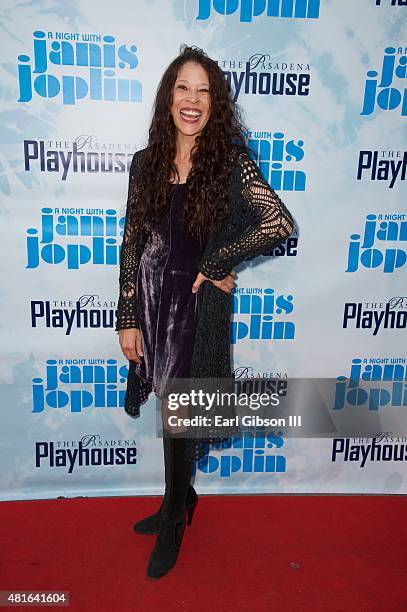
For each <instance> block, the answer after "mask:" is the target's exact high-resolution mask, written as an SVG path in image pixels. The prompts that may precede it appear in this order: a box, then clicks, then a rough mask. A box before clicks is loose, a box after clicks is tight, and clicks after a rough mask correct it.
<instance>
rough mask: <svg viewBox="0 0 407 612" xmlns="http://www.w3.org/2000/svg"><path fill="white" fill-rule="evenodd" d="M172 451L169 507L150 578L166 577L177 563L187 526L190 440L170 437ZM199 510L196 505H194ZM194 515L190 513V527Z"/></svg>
mask: <svg viewBox="0 0 407 612" xmlns="http://www.w3.org/2000/svg"><path fill="white" fill-rule="evenodd" d="M169 440H170V442H171V450H172V469H171V487H170V489H169V496H168V505H167V507H166V512H165V513H163V515H162V519H161V522H160V530H159V533H158V536H157V540H156V543H155V546H154V549H153V551H152V553H151V556H150V560H149V563H148V567H147V576H148V577H149V578H160V577H161V576H164V574H166V573H167V572H168V571H169V570H170V569H171V568H172V567H173V566H174V565H175V563H176V561H177V558H178V554H179V551H180V547H181V543H182V539H183V536H184V531H185V526H186V516H185V515H186V512H187V507H186V499H187V492H188V487H189V484H190V480H191V476H192V468H193V463H192V462H190V461H187V460H186V443H187V440H186V438H169ZM194 507H195V506H194ZM192 513H193V510H192V512H190V511H188V523H189V524H190V522H191V518H192Z"/></svg>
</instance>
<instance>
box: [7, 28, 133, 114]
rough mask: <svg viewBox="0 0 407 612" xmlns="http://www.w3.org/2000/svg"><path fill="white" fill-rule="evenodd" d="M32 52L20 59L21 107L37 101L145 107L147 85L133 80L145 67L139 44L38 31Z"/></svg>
mask: <svg viewBox="0 0 407 612" xmlns="http://www.w3.org/2000/svg"><path fill="white" fill-rule="evenodd" d="M29 46H30V47H31V48H32V53H30V55H28V54H25V53H24V54H21V55H19V56H18V81H19V89H20V95H19V98H18V102H24V103H27V102H30V101H31V100H32V99H33V98H34V97H35V96H39V97H40V98H46V99H55V100H57V101H59V102H61V103H62V104H68V105H75V104H76V103H77V102H78V101H79V100H85V99H87V100H92V101H95V102H97V101H104V102H141V101H142V84H141V82H140V81H139V80H138V79H137V78H129V76H132V74H131V72H130V71H134V70H135V69H136V68H137V66H138V62H139V61H138V57H137V52H138V48H137V46H136V45H135V44H130V45H128V44H121V43H120V42H119V41H117V40H116V38H115V36H111V35H110V34H108V35H102V34H88V33H76V32H75V33H73V32H45V31H42V30H37V31H35V32H33V38H32V41H31V44H30V45H29ZM27 47H28V45H27ZM129 72H130V74H129Z"/></svg>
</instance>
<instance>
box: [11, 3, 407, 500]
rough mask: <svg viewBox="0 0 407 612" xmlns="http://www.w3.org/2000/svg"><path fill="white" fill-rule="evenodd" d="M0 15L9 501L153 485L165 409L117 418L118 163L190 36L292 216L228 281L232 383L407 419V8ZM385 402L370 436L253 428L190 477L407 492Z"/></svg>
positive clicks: (231, 485) (32, 6)
mask: <svg viewBox="0 0 407 612" xmlns="http://www.w3.org/2000/svg"><path fill="white" fill-rule="evenodd" d="M0 15H1V17H0V20H1V25H2V28H1V30H2V49H3V51H2V58H1V101H0V104H1V109H0V112H1V124H0V134H1V141H2V147H1V157H0V193H1V206H0V214H1V245H0V248H1V257H0V265H1V290H0V302H1V326H0V333H1V345H0V351H1V366H0V367H1V370H0V402H1V406H0V425H1V440H0V463H1V476H0V496H1V498H2V499H3V500H12V499H35V498H55V497H59V496H66V497H73V496H110V495H144V494H159V493H161V492H162V489H163V480H164V477H163V459H162V440H161V439H160V438H159V437H157V434H156V415H155V407H156V406H155V398H154V397H153V396H151V397H150V400H149V401H148V403H147V404H145V405H143V406H142V409H141V417H140V418H139V419H132V418H130V417H129V416H127V415H126V414H125V412H124V410H123V401H124V392H125V388H126V377H127V373H128V362H127V360H126V359H125V357H124V356H123V354H122V353H121V350H120V346H119V342H118V335H117V333H116V332H115V331H114V323H115V310H116V308H117V299H118V275H119V265H118V262H119V253H120V245H121V241H122V236H123V223H124V214H125V205H126V196H127V186H128V170H129V163H130V161H131V158H132V155H133V153H134V151H136V150H138V149H140V148H143V147H144V146H145V145H146V140H147V133H148V127H149V123H150V119H151V108H152V103H153V100H154V95H155V91H156V87H157V85H158V82H159V79H160V77H161V75H162V73H163V71H164V69H165V68H166V67H167V65H168V64H169V62H170V61H171V60H172V59H173V58H174V57H175V56H176V55H178V52H179V48H180V45H181V44H183V43H187V44H190V45H197V46H199V47H201V48H203V49H204V50H205V51H206V52H207V53H208V54H209V55H210V56H211V57H212V58H213V59H215V60H216V61H217V62H218V63H219V66H220V67H221V68H222V70H223V72H224V75H225V79H227V80H228V81H229V82H230V84H231V87H232V90H233V95H234V97H235V99H236V100H237V102H238V103H239V104H240V105H241V107H242V109H243V113H244V119H245V122H246V125H247V127H248V130H249V133H248V137H249V140H250V143H251V145H252V147H253V150H254V151H255V152H256V156H257V161H258V164H259V166H260V168H261V171H262V173H263V175H264V176H265V178H266V179H267V181H268V182H269V183H270V185H271V186H272V187H273V189H275V190H276V192H277V193H278V195H279V196H280V197H281V199H282V200H283V201H284V202H285V203H286V205H287V207H288V208H289V210H290V211H291V212H292V214H293V216H294V218H295V223H296V229H295V232H294V234H293V235H292V236H291V237H290V238H289V239H288V240H287V241H286V242H285V243H283V244H282V245H281V246H280V247H278V248H277V249H275V251H274V253H273V254H272V255H271V256H270V257H260V258H258V259H256V260H255V261H254V262H249V263H247V264H246V265H244V266H240V267H239V268H238V270H237V288H236V291H235V299H234V311H235V312H234V317H233V321H232V323H231V345H232V348H233V364H234V369H235V375H236V377H237V378H241V379H243V378H253V377H278V378H287V377H288V378H300V377H304V378H306V377H310V378H330V379H338V378H339V380H344V379H347V378H352V382H353V385H354V386H355V385H356V387H357V384H358V381H363V380H372V381H377V384H378V385H379V384H380V382H381V381H394V384H395V386H397V390H398V398H399V404H398V405H399V410H400V414H402V413H403V411H405V410H407V406H406V404H407V390H406V346H407V345H406V334H405V328H406V303H407V287H406V282H405V281H406V269H407V266H406V239H407V223H406V216H405V213H406V190H405V184H406V159H407V154H406V148H405V145H406V135H407V131H406V117H407V90H406V76H407V39H406V31H407V30H406V25H407V20H406V19H407V1H406V0H358V1H357V2H355V1H354V0H185V1H184V0H172V1H164V0H155V1H147V0H139V1H138V2H132V1H131V0H123V1H122V2H119V3H114V2H97V1H96V0H86V1H85V0H76V1H75V2H72V1H68V0H35V1H31V2H29V1H28V2H24V3H17V4H16V3H14V2H12V1H11V0H3V2H2V10H1V13H0ZM352 397H355V396H352ZM360 397H361V396H358V398H357V401H354V410H355V411H356V410H359V411H363V410H370V409H372V406H371V405H370V404H369V402H368V400H367V399H366V397H365V398H364V399H363V400H360ZM334 409H335V410H340V409H341V408H340V407H339V408H338V406H336V407H333V408H332V410H334ZM375 409H376V410H377V423H378V426H377V433H376V434H375V435H374V436H371V437H360V436H359V437H341V436H338V437H336V438H328V437H326V438H315V437H314V438H311V439H310V438H300V437H286V436H285V435H282V434H281V432H279V431H278V430H275V431H273V432H272V433H269V434H267V436H265V437H264V438H262V439H261V438H260V439H257V440H256V441H254V440H253V436H251V435H249V434H248V433H246V434H245V435H243V436H241V437H240V438H237V439H236V440H235V441H234V444H233V445H232V446H231V447H230V448H223V449H217V450H211V451H210V453H209V455H208V456H206V457H205V458H204V459H203V460H202V461H200V462H199V463H198V464H197V465H196V480H195V483H196V486H197V489H198V491H199V492H201V493H246V494H247V493H266V492H271V493H318V492H319V493H335V492H338V493H341V492H343V493H346V492H353V493H357V492H364V493H375V492H376V493H406V492H407V471H406V457H407V437H406V436H405V435H404V434H407V432H403V431H388V430H386V429H383V427H382V426H381V425H380V423H381V420H380V416H381V414H380V413H381V411H385V410H386V406H385V405H383V406H381V405H379V406H377V405H376V406H375Z"/></svg>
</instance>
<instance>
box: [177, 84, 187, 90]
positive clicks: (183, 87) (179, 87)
mask: <svg viewBox="0 0 407 612" xmlns="http://www.w3.org/2000/svg"><path fill="white" fill-rule="evenodd" d="M178 89H186V87H185V85H178Z"/></svg>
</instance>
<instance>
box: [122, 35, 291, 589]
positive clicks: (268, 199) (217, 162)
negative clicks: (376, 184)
mask: <svg viewBox="0 0 407 612" xmlns="http://www.w3.org/2000/svg"><path fill="white" fill-rule="evenodd" d="M292 231H293V219H292V216H291V214H290V213H289V211H288V210H287V208H286V207H285V206H284V204H283V203H282V201H281V200H280V199H279V197H278V196H277V195H276V193H275V192H274V191H273V190H272V189H271V188H270V187H269V185H268V184H267V183H266V181H265V180H264V179H263V178H262V176H261V174H260V172H259V170H258V168H257V166H256V164H255V163H254V162H253V161H252V159H251V158H250V156H249V154H248V148H247V145H246V142H245V138H244V135H243V128H242V126H241V123H240V121H239V119H238V113H237V110H236V107H235V105H234V103H233V101H232V99H231V95H230V92H229V90H228V86H227V84H226V81H225V79H224V76H223V73H222V71H221V69H220V68H219V66H218V65H217V63H216V62H214V61H213V60H211V59H210V58H209V57H207V56H206V54H205V53H204V52H203V51H201V50H200V49H197V48H191V47H184V48H183V49H182V52H181V54H180V55H179V56H178V57H177V58H176V59H175V60H174V61H173V62H172V63H171V64H170V65H169V67H168V68H167V70H166V71H165V73H164V75H163V77H162V79H161V82H160V85H159V87H158V90H157V95H156V100H155V104H154V113H153V119H152V122H151V126H150V130H149V141H148V146H147V148H146V149H143V150H142V151H139V152H137V153H136V154H135V155H134V157H133V161H132V164H131V168H130V179H129V191H128V200H127V209H126V222H125V227H124V235H123V242H122V248H121V256H120V279H119V284H120V293H119V303H118V309H117V322H116V331H119V342H120V346H121V349H122V351H123V353H124V355H125V356H126V357H127V358H128V359H129V375H128V382H127V392H126V397H125V411H126V412H127V414H129V415H130V416H133V417H138V416H139V408H140V405H141V404H143V403H144V402H145V401H146V400H147V399H148V396H149V394H150V392H151V391H152V390H153V391H154V392H155V394H156V395H157V397H160V398H161V399H162V417H163V423H164V428H165V431H164V434H166V433H167V431H166V425H165V423H166V420H165V418H164V415H165V414H166V402H165V392H166V388H167V385H168V384H169V383H170V382H171V380H174V379H178V378H188V377H191V378H192V377H194V378H221V379H232V372H231V358H230V331H229V330H230V317H231V313H232V296H231V289H232V287H233V282H234V278H233V268H234V267H235V266H236V265H237V264H239V263H240V262H242V261H244V260H248V259H253V258H254V257H256V256H257V255H261V254H262V253H266V252H269V251H270V249H271V248H272V247H274V246H275V245H276V244H278V243H279V242H281V241H283V240H285V239H286V238H287V237H288V236H289V235H290V234H291V232H292ZM215 441H217V442H219V439H218V438H217V437H216V435H215V433H214V434H213V435H211V432H210V431H209V432H208V435H207V436H206V438H198V437H196V438H187V437H182V436H181V437H177V436H174V435H164V436H163V445H164V464H165V495H164V498H163V500H162V504H161V506H160V508H159V510H158V511H157V512H156V513H155V514H154V515H152V516H149V517H147V518H145V519H143V520H141V521H139V522H138V523H136V524H135V525H134V529H135V530H136V531H137V532H138V533H144V534H158V537H157V539H156V543H155V546H154V549H153V551H152V554H151V557H150V561H149V564H148V569H147V575H148V576H149V577H151V578H159V577H160V576H162V575H164V574H165V573H166V572H168V570H169V569H170V568H171V567H173V565H174V564H175V562H176V560H177V556H178V553H179V549H180V545H181V542H182V539H183V534H184V530H185V524H186V520H185V518H186V513H188V524H190V522H191V520H192V514H193V511H194V508H195V507H196V504H197V494H196V492H195V490H194V488H193V487H192V485H191V484H190V480H191V475H192V468H193V462H194V461H195V460H198V459H200V458H201V457H202V456H203V455H204V454H205V453H206V452H207V450H208V446H209V444H210V443H213V442H215Z"/></svg>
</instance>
